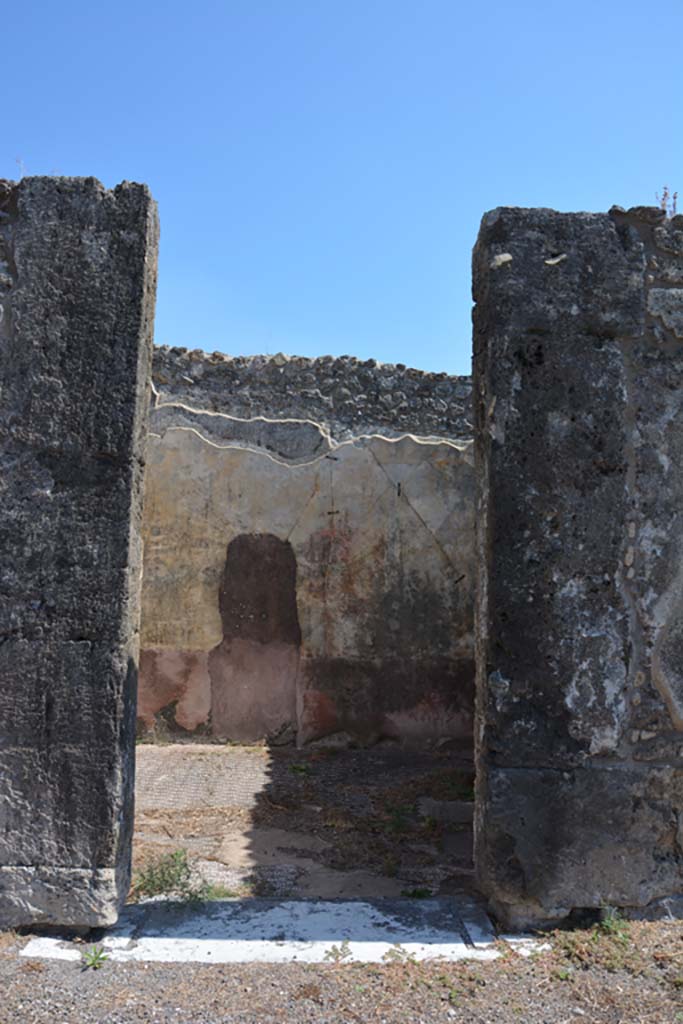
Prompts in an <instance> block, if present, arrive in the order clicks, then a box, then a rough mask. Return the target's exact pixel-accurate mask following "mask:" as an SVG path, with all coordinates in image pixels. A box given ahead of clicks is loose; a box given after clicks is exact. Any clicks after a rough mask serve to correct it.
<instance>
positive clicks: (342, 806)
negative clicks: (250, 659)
mask: <svg viewBox="0 0 683 1024" xmlns="http://www.w3.org/2000/svg"><path fill="white" fill-rule="evenodd" d="M137 762H138V766H137V785H136V829H135V840H134V868H135V870H137V871H140V870H144V868H145V866H146V865H148V864H149V863H152V862H154V860H155V859H158V858H159V856H161V855H163V854H165V853H169V852H172V851H174V850H177V849H184V850H186V851H187V854H188V857H189V858H190V861H191V863H192V865H193V869H194V870H195V871H196V872H197V874H198V876H201V877H202V878H203V879H204V880H205V881H207V882H210V883H212V884H215V885H220V886H222V887H223V888H224V889H227V890H229V892H230V894H231V895H233V896H238V897H239V896H242V897H244V896H262V897H277V898H287V897H289V898H291V897H300V898H304V899H310V898H319V899H357V898H363V897H375V896H385V897H392V898H396V897H400V896H401V895H402V894H404V893H405V892H406V891H408V892H417V893H418V895H422V896H425V895H426V896H430V895H432V896H436V895H440V894H441V895H442V894H445V893H455V892H459V891H470V890H471V889H472V849H471V845H472V830H471V824H470V821H471V809H472V802H471V797H472V794H471V787H472V770H471V763H470V761H469V759H468V757H467V752H464V753H463V754H458V753H457V752H455V753H454V752H453V751H450V752H437V753H415V752H407V751H402V750H400V749H395V748H392V747H389V748H373V749H372V750H341V751H310V750H309V751H305V752H304V751H296V750H293V749H291V748H281V749H274V750H268V749H266V748H264V747H256V748H242V747H233V746H220V745H208V744H207V745H204V746H201V745H180V744H175V745H168V746H150V745H140V746H138V748H137ZM463 811H464V814H463ZM454 812H455V813H454ZM468 819H469V820H468Z"/></svg>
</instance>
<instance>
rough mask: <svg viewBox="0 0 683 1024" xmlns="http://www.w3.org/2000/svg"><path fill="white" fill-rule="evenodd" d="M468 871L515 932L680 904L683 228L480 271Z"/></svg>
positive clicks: (572, 232)
mask: <svg viewBox="0 0 683 1024" xmlns="http://www.w3.org/2000/svg"><path fill="white" fill-rule="evenodd" d="M474 297H475V301H476V307H475V311H474V323H475V353H474V372H475V377H474V393H475V417H476V428H477V440H476V449H477V450H476V456H477V469H478V510H477V516H478V559H479V563H480V567H481V577H480V586H479V593H478V600H477V626H476V646H477V652H476V656H477V673H478V677H477V691H478V722H479V725H478V729H477V745H478V751H477V768H478V793H477V797H478V805H477V823H476V860H477V865H478V873H479V879H480V884H481V886H482V888H483V889H484V891H485V892H486V893H487V894H488V895H489V897H490V898H491V900H492V903H493V905H494V907H495V909H496V910H497V912H498V913H499V915H500V916H501V917H503V918H504V919H507V920H508V921H509V922H511V923H513V924H527V923H536V922H539V921H543V920H553V919H557V918H559V917H563V916H564V915H565V914H567V913H569V912H570V911H571V910H572V909H573V908H577V907H578V908H587V907H599V906H600V905H601V904H603V903H606V904H611V905H616V906H621V907H627V908H643V907H645V906H646V905H648V904H652V905H656V902H657V901H662V900H665V899H666V898H667V897H670V896H672V895H673V894H679V893H681V892H682V891H683V734H682V729H683V713H682V712H683V667H682V666H683V641H682V638H683V632H682V630H681V622H682V621H683V576H682V570H681V566H682V565H683V518H682V512H681V510H682V509H683V471H682V470H681V465H682V464H683V462H682V460H683V416H682V415H681V411H682V407H683V387H682V382H683V347H682V345H681V343H682V341H683V219H682V218H680V217H675V218H674V219H673V220H670V221H668V220H666V219H665V216H664V214H663V213H662V212H661V211H659V210H657V209H649V208H647V209H635V210H631V211H629V212H628V213H627V212H625V211H623V210H620V209H616V208H615V209H613V210H612V211H610V214H560V213H555V212H553V211H550V210H518V209H499V210H495V211H493V212H492V213H489V214H487V215H486V216H485V217H484V219H483V222H482V227H481V232H480V235H479V240H478V242H477V246H476V248H475V252H474Z"/></svg>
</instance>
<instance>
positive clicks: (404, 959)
mask: <svg viewBox="0 0 683 1024" xmlns="http://www.w3.org/2000/svg"><path fill="white" fill-rule="evenodd" d="M382 960H383V961H384V962H385V963H386V964H405V963H411V964H414V963H416V960H415V957H414V956H413V954H412V953H409V952H408V951H407V950H406V949H404V948H403V946H402V945H401V943H400V942H397V943H395V944H394V945H393V946H392V947H391V949H388V950H387V951H386V953H385V954H384V956H383V957H382Z"/></svg>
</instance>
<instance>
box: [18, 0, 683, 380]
mask: <svg viewBox="0 0 683 1024" xmlns="http://www.w3.org/2000/svg"><path fill="white" fill-rule="evenodd" d="M682 38H683V2H682V0H659V3H657V4H654V5H653V6H652V7H648V6H647V4H645V3H643V2H642V0H591V2H587V0H570V2H567V0H561V2H556V0H530V2H524V0H518V2H514V0H509V2H500V0H489V2H487V3H476V2H471V0H470V2H466V3H465V2H461V0H223V2H222V3H209V2H204V0H195V2H188V0H183V2H182V3H180V2H178V0H163V2H160V0H147V2H144V0H143V2H140V0H136V2H131V0H118V2H115V3H108V4H104V3H93V2H92V0H88V2H87V3H86V2H84V0H61V2H60V3H55V2H52V0H51V2H49V3H48V2H43V3H35V2H32V0H25V2H24V3H22V4H18V3H10V4H7V5H6V6H5V8H4V10H3V13H2V19H1V24H0V40H1V54H0V67H1V73H2V78H1V81H2V115H1V121H0V177H2V176H4V177H9V178H16V177H18V176H19V175H20V174H21V173H24V174H51V173H58V174H76V175H95V176H96V177H98V178H100V179H101V180H102V181H103V182H104V183H105V184H106V185H108V186H113V185H115V184H116V183H117V182H119V181H120V180H122V179H129V180H137V181H146V182H148V183H149V185H150V186H151V188H152V191H153V193H154V195H155V197H156V199H157V200H158V202H159V207H160V214H161V225H162V241H161V256H160V280H159V297H158V307H157V327H156V340H157V342H158V343H159V344H161V343H168V344H174V345H185V346H187V347H188V348H204V349H207V350H208V351H213V350H214V349H219V350H221V351H224V352H229V353H231V354H240V353H243V354H248V353H256V352H271V353H275V352H278V351H283V352H287V353H291V354H299V355H324V354H336V355H341V354H350V355H357V356H359V357H362V358H368V357H370V356H373V357H375V358H377V359H380V360H382V361H385V362H403V363H406V364H409V365H412V366H418V367H422V368H424V369H432V370H447V371H449V372H454V373H468V372H469V368H470V334H471V329H470V310H471V298H470V252H471V248H472V245H473V243H474V240H475V238H476V234H477V229H478V224H479V220H480V217H481V215H482V213H483V212H484V211H485V210H487V209H490V208H492V207H495V206H501V205H519V206H552V207H555V208H557V209H562V210H575V209H585V210H605V209H608V208H609V206H611V205H612V203H619V204H621V205H624V206H628V205H633V204H650V203H654V201H655V192H656V191H658V190H660V189H661V187H662V185H663V184H665V183H667V184H669V185H670V186H671V187H672V188H675V187H679V188H680V189H681V192H682V193H683V161H682V159H681V157H682V156H683V131H682V130H681V111H682V110H683V102H682V101H683V89H682V86H683V70H682V68H683V61H682V60H681V41H682ZM682 205H683V204H682Z"/></svg>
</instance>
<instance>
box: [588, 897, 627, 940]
mask: <svg viewBox="0 0 683 1024" xmlns="http://www.w3.org/2000/svg"><path fill="white" fill-rule="evenodd" d="M594 935H595V937H596V939H597V938H598V937H599V936H600V935H608V936H610V937H611V938H614V939H618V940H619V941H620V942H623V943H628V941H629V935H628V921H626V920H625V919H624V918H623V917H622V916H621V914H620V913H619V911H618V910H617V908H616V907H609V906H606V905H605V906H603V907H602V908H601V911H600V921H599V922H598V924H596V926H595V929H594Z"/></svg>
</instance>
